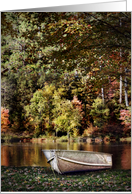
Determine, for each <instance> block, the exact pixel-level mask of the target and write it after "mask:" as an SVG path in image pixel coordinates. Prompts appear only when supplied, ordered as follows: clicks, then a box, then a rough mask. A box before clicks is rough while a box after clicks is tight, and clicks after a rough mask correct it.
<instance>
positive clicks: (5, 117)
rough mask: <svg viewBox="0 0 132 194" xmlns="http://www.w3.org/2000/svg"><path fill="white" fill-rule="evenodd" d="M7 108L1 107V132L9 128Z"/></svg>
mask: <svg viewBox="0 0 132 194" xmlns="http://www.w3.org/2000/svg"><path fill="white" fill-rule="evenodd" d="M8 113H9V109H6V108H3V107H1V132H6V131H7V129H8V128H9V124H10V121H9V114H8Z"/></svg>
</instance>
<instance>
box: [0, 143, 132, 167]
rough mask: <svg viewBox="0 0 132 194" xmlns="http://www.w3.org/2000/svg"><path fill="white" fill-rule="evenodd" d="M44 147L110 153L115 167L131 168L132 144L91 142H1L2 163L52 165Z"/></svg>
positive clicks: (4, 164)
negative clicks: (47, 158)
mask: <svg viewBox="0 0 132 194" xmlns="http://www.w3.org/2000/svg"><path fill="white" fill-rule="evenodd" d="M43 149H64V150H85V151H97V152H105V153H110V154H113V155H112V160H113V166H112V168H113V169H131V144H130V143H129V144H128V143H111V144H89V143H70V144H69V143H67V142H65V143H41V144H37V143H12V144H1V165H3V166H50V165H49V164H47V161H46V158H45V156H44V154H43V152H42V150H43Z"/></svg>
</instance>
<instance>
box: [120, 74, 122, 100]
mask: <svg viewBox="0 0 132 194" xmlns="http://www.w3.org/2000/svg"><path fill="white" fill-rule="evenodd" d="M119 103H120V104H121V103H122V76H121V75H120V99H119Z"/></svg>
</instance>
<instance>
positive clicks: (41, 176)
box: [1, 166, 131, 192]
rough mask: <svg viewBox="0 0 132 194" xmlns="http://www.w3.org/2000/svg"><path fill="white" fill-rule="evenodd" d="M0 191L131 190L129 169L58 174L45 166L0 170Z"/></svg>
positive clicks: (4, 168) (3, 168)
mask: <svg viewBox="0 0 132 194" xmlns="http://www.w3.org/2000/svg"><path fill="white" fill-rule="evenodd" d="M1 191H10V192H11V191H23V192H24V191H29V192H30V191H36V192H37V191H49V192H50V191H51V192H53V191H58V192H59V191H66V192H68V191H69V192H70V191H78V192H79V191H80V192H81V191H85V192H86V191H87V192H88V191H127V192H128V191H131V170H102V171H91V172H85V173H84V172H83V173H76V174H75V173H74V174H64V175H59V174H57V173H55V172H53V171H52V170H51V168H47V167H4V166H2V167H1Z"/></svg>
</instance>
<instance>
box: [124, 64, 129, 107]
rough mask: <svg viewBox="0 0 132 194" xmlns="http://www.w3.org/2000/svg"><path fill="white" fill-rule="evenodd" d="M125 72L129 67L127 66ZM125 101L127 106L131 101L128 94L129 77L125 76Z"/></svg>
mask: <svg viewBox="0 0 132 194" xmlns="http://www.w3.org/2000/svg"><path fill="white" fill-rule="evenodd" d="M125 73H127V69H126V68H125ZM124 81H125V102H126V106H129V103H128V94H127V78H126V76H125V79H124Z"/></svg>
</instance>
